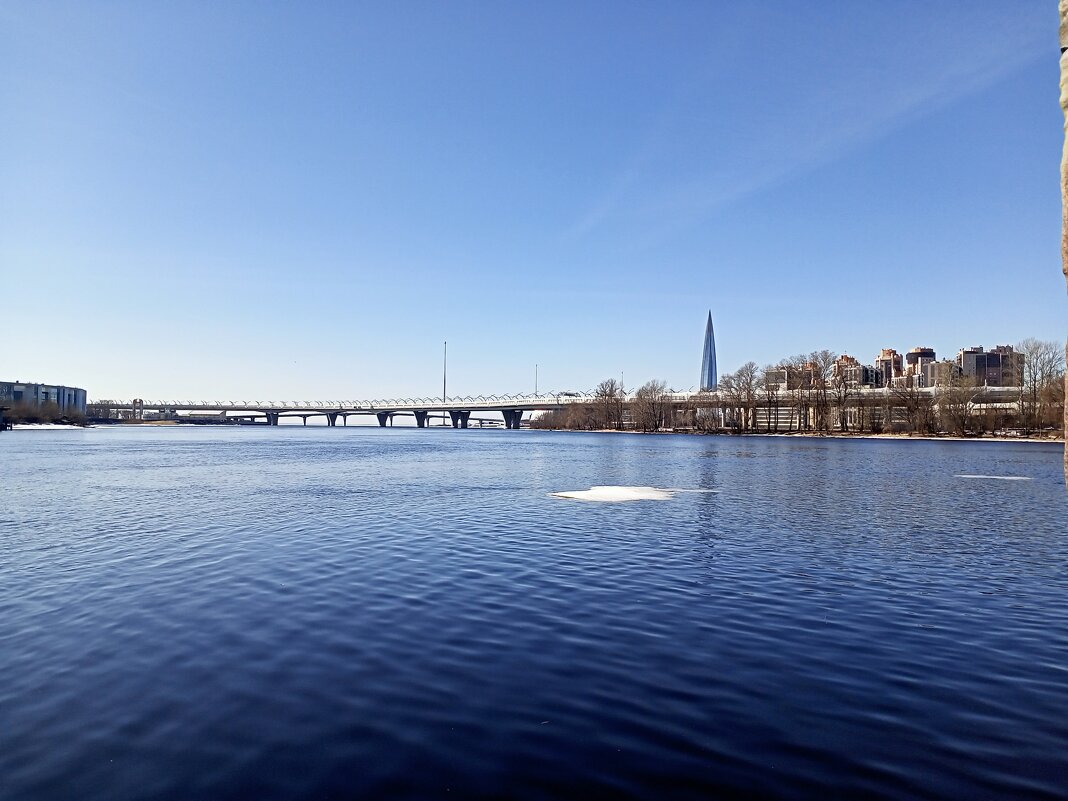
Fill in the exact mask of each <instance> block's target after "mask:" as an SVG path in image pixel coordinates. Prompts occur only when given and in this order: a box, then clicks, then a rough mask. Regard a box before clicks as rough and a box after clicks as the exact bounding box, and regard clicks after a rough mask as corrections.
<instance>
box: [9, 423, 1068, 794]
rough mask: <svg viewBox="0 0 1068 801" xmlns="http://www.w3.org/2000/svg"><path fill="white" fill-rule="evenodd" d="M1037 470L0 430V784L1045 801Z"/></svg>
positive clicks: (824, 457)
mask: <svg viewBox="0 0 1068 801" xmlns="http://www.w3.org/2000/svg"><path fill="white" fill-rule="evenodd" d="M1061 454H1062V450H1061V447H1060V446H1053V445H1048V446H1047V445H1031V444H1023V443H1021V444H1007V443H954V442H944V443H931V442H894V441H871V440H856V441H836V440H811V439H805V440H798V439H789V438H747V439H734V438H711V437H686V436H631V435H611V434H607V435H598V434H590V435H583V434H564V433H557V434H553V433H536V432H527V431H475V430H469V431H454V430H451V429H449V430H417V429H410V430H405V429H371V428H347V429H346V428H333V429H327V428H308V429H303V428H287V427H282V428H271V429H267V428H240V429H192V428H181V429H153V430H147V429H140V430H130V429H116V430H101V429H94V430H88V431H71V432H47V431H38V432H18V431H16V432H12V433H8V434H2V435H0V455H2V462H0V668H2V670H0V798H4V799H8V798H10V799H82V800H87V799H108V800H110V799H140V798H161V799H208V798H210V799H237V798H242V799H243V798H256V799H304V798H316V799H318V798H335V799H336V798H361V797H368V798H389V799H404V798H445V797H449V798H464V799H470V798H489V797H511V798H520V799H536V798H557V797H574V798H599V797H610V798H616V797H618V798H627V797H633V798H651V799H685V798H716V797H749V798H783V799H790V798H861V797H863V798H894V799H909V798H954V799H1024V798H1054V797H1059V798H1064V797H1068V499H1066V493H1065V491H1064V488H1063V484H1062V479H1061V477H1060V460H1061ZM958 476H1017V477H1022V478H1027V479H1030V480H1023V481H1004V480H997V479H995V478H990V479H986V478H961V477H958ZM594 485H627V486H652V487H662V488H690V489H715V490H719V492H718V493H679V494H677V495H676V496H675V497H674V498H672V499H671V500H666V501H635V502H630V503H612V504H599V503H584V502H581V501H571V500H561V499H556V498H551V497H549V493H551V492H554V491H558V490H575V489H587V488H589V487H591V486H594Z"/></svg>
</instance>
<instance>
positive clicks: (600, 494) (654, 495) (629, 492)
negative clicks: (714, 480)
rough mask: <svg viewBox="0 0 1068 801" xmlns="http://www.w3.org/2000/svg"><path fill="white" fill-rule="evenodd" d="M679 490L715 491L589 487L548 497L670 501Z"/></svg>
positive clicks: (583, 499)
mask: <svg viewBox="0 0 1068 801" xmlns="http://www.w3.org/2000/svg"><path fill="white" fill-rule="evenodd" d="M679 492H716V490H706V489H661V488H659V487H590V488H589V489H588V490H569V491H567V492H553V493H550V497H553V498H567V499H570V500H574V501H597V502H600V503H619V502H621V501H670V500H671V499H672V498H674V497H675V495H676V494H677V493H679Z"/></svg>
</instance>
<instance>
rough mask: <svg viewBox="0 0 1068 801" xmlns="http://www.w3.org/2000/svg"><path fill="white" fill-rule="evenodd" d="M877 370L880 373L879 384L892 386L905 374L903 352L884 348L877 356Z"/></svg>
mask: <svg viewBox="0 0 1068 801" xmlns="http://www.w3.org/2000/svg"><path fill="white" fill-rule="evenodd" d="M875 370H876V372H877V373H878V374H879V375H878V382H879V383H878V384H877V386H881V387H885V386H890V385H891V384H892V383H893V381H894V379H895V378H899V377H900V376H901V375H902V374H903V370H902V361H901V354H900V353H898V352H897V351H896V350H894V349H893V348H883V349H882V350H881V351H879V355H878V356H876V357H875Z"/></svg>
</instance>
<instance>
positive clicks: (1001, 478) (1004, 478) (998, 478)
mask: <svg viewBox="0 0 1068 801" xmlns="http://www.w3.org/2000/svg"><path fill="white" fill-rule="evenodd" d="M953 478H988V479H992V480H994V481H1030V480H1031V477H1030V476H981V475H977V474H971V473H960V474H958V475H955V476H953Z"/></svg>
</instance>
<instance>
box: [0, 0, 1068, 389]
mask: <svg viewBox="0 0 1068 801" xmlns="http://www.w3.org/2000/svg"><path fill="white" fill-rule="evenodd" d="M0 20H3V22H4V24H3V25H2V26H0V45H2V46H0V102H2V103H3V105H4V108H5V109H6V110H7V112H8V113H6V114H5V115H4V116H3V118H2V119H0V269H2V271H3V273H4V275H5V280H6V282H7V283H6V286H5V292H6V295H7V296H8V297H10V298H13V299H14V302H13V303H11V304H9V309H8V316H7V320H6V322H7V325H8V326H9V328H10V329H11V330H12V331H15V332H17V337H16V340H17V342H16V344H17V347H12V348H7V349H5V352H4V354H3V357H2V362H0V368H2V369H0V374H2V375H3V376H4V377H5V378H7V379H11V380H15V379H18V380H23V381H43V382H48V381H56V382H64V383H67V384H71V385H75V386H84V387H86V388H88V390H89V392H90V394H91V395H92V396H93V397H116V398H123V397H126V398H129V397H146V396H147V397H152V396H167V395H169V394H174V393H179V394H189V395H199V396H205V397H206V396H211V395H221V396H237V395H242V394H248V395H262V396H265V397H266V396H275V397H309V396H310V397H353V396H356V397H364V396H366V397H374V396H379V395H383V394H386V393H390V394H403V395H430V394H433V393H434V392H435V391H438V390H440V364H439V362H440V355H441V354H440V347H441V346H440V343H441V341H442V340H444V339H448V341H449V388H450V394H451V393H452V392H455V393H456V394H458V395H464V394H473V393H479V392H486V391H491V392H496V391H509V392H518V391H532V390H533V386H534V372H535V364H537V365H539V368H538V370H539V385H540V386H541V387H544V388H550V387H551V388H554V389H570V388H585V387H586V386H588V385H592V384H594V383H596V382H597V381H598V380H601V379H603V378H604V377H606V376H618V375H619V374H620V373H623V374H624V375H625V376H626V378H627V382H626V383H627V385H628V386H637V385H639V384H641V383H643V382H644V381H645V380H648V379H652V378H659V379H663V380H665V381H666V382H668V383H669V384H670V385H674V386H677V387H681V388H689V387H690V386H692V385H695V383H696V382H695V379H694V364H693V361H694V359H693V354H694V346H693V345H691V344H688V343H691V342H694V341H695V339H696V336H699V335H700V331H699V330H697V331H696V332H695V328H696V326H695V322H694V321H695V320H696V319H697V318H698V316H699V315H702V314H704V312H705V310H706V309H707V307H708V305H709V302H710V301H711V302H713V305H714V309H715V313H716V323H717V326H718V327H719V329H720V334H721V336H720V339H719V342H717V357H718V363H719V367H720V371H721V372H730V371H733V370H735V369H736V368H737V367H738V366H739V365H740V364H742V363H744V362H746V361H748V360H753V361H755V362H757V363H758V364H761V365H763V364H765V363H774V362H776V361H778V360H779V359H782V358H785V357H788V356H790V355H791V353H792V352H794V353H795V352H801V351H804V352H808V351H814V350H818V349H823V348H828V349H834V350H837V351H839V352H846V353H850V354H854V355H857V356H858V357H859V358H861V359H862V360H863V361H867V360H868V359H869V358H871V355H872V354H876V353H878V352H879V350H880V349H881V348H884V347H887V346H888V345H891V346H893V347H896V348H898V349H900V350H907V349H908V348H910V347H913V346H914V345H919V344H929V345H932V346H933V347H935V349H936V350H937V351H938V352H939V354H946V355H949V354H953V353H956V351H957V350H959V349H960V348H962V347H968V346H970V345H975V344H979V343H982V344H984V345H992V344H1015V343H1017V342H1019V341H1020V340H1022V339H1024V338H1026V337H1029V336H1033V337H1037V338H1040V339H1056V340H1060V339H1062V338H1063V335H1064V316H1063V309H1062V303H1063V287H1062V286H1061V284H1060V281H1061V279H1060V276H1059V271H1058V269H1057V267H1056V262H1057V261H1058V260H1059V242H1058V241H1057V237H1056V234H1055V233H1053V232H1055V231H1056V230H1057V225H1058V221H1059V220H1060V204H1059V197H1058V194H1057V190H1058V187H1057V181H1056V178H1055V171H1053V170H1052V169H1051V168H1050V166H1049V165H1050V164H1053V163H1056V159H1057V154H1059V150H1060V142H1061V139H1062V135H1063V134H1062V128H1061V119H1060V115H1059V113H1058V108H1057V106H1056V103H1055V102H1051V100H1050V97H1049V92H1048V86H1049V85H1051V84H1052V85H1055V81H1056V79H1055V77H1053V76H1054V73H1055V70H1056V54H1057V53H1056V47H1055V43H1056V22H1055V17H1054V16H1052V15H1051V13H1050V12H1049V9H1048V8H1047V4H1046V3H1021V4H1016V5H1013V7H1012V8H1005V7H1004V6H1003V4H997V3H986V4H984V3H979V4H975V5H974V6H972V7H970V10H969V14H968V15H967V16H962V15H960V14H959V13H957V12H956V11H955V10H952V9H949V10H947V9H939V8H929V7H927V6H925V5H923V4H915V5H914V6H910V11H909V13H907V14H903V13H900V11H898V10H895V9H888V8H882V7H863V8H858V7H855V6H852V5H848V4H840V5H836V6H827V7H821V8H819V9H809V10H807V11H805V13H803V14H802V13H801V12H800V11H798V10H796V9H793V8H790V7H786V6H783V7H781V8H779V9H777V10H776V9H775V8H772V7H768V8H748V7H745V8H734V9H713V8H703V7H689V8H682V7H680V8H677V9H676V10H675V11H674V12H673V13H672V14H670V15H664V14H661V13H658V12H657V11H656V10H655V9H641V8H637V7H630V8H622V9H619V8H615V7H608V6H603V5H597V4H588V5H583V6H580V7H570V6H569V7H566V8H565V7H564V6H562V5H557V6H553V5H546V6H542V7H539V9H537V10H536V11H535V10H532V9H519V8H497V9H491V10H487V9H485V8H484V7H479V6H475V5H467V4H462V3H461V4H455V5H450V6H449V7H447V8H446V7H440V8H428V9H422V10H421V12H420V13H419V14H416V13H414V12H412V11H411V10H406V9H404V8H391V9H386V8H374V7H370V8H362V9H356V8H350V7H347V6H343V5H337V6H330V5H327V6H324V7H322V8H320V9H302V10H299V11H298V10H295V9H286V8H272V9H269V10H267V11H264V10H263V9H261V8H259V7H255V6H252V5H242V4H235V5H232V6H229V7H227V8H225V9H221V8H211V7H200V8H196V9H182V10H178V9H165V8H161V7H143V6H137V5H133V4H128V5H123V4H117V5H114V6H107V7H99V6H97V7H93V6H83V5H77V4H69V5H63V4H59V5H54V6H36V5H30V4H22V5H8V6H5V7H4V9H3V10H0ZM591 32H597V36H596V37H594V38H593V39H591ZM799 34H803V35H799ZM591 41H596V42H597V44H596V46H591V44H590V43H591ZM976 41H983V42H984V51H985V53H986V56H985V57H984V59H982V60H981V61H980V60H977V59H976V58H975V56H974V42H976ZM769 52H774V53H776V54H777V55H776V58H775V59H773V60H769V59H768V58H767V54H768V53H769ZM814 53H819V54H821V55H820V56H819V57H818V58H817V57H814V56H813V55H812V54H814ZM190 54H196V55H195V57H194V56H191V55H190ZM873 54H877V55H875V56H873ZM783 63H790V64H791V65H793V67H792V69H791V73H790V74H789V75H783V74H782V73H781V64H783ZM785 343H790V345H789V347H786V344H785Z"/></svg>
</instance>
